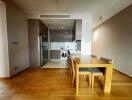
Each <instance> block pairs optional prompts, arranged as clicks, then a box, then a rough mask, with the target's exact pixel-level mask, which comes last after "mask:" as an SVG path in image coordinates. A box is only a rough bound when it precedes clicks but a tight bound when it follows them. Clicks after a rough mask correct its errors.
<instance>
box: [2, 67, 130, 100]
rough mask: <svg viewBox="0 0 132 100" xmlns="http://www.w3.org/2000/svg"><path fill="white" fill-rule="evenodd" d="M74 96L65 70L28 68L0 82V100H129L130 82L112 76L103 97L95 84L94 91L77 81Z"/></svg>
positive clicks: (84, 83)
mask: <svg viewBox="0 0 132 100" xmlns="http://www.w3.org/2000/svg"><path fill="white" fill-rule="evenodd" d="M79 89H80V90H79V91H80V92H79V93H80V94H79V95H78V96H76V95H75V89H74V88H72V86H71V77H70V76H69V73H68V69H51V68H50V69H41V68H38V69H36V68H29V69H26V70H25V71H23V72H22V73H19V74H17V75H16V76H14V77H12V78H10V79H0V100H88V99H89V100H132V79H131V78H129V77H127V76H125V75H123V74H121V73H119V72H117V71H114V72H113V78H112V91H111V94H104V93H103V90H102V88H101V86H100V84H99V81H98V80H95V86H94V90H93V91H92V90H91V88H89V86H88V83H87V81H86V79H85V78H83V77H80V88H79Z"/></svg>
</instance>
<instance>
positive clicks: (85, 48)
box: [81, 15, 92, 55]
mask: <svg viewBox="0 0 132 100" xmlns="http://www.w3.org/2000/svg"><path fill="white" fill-rule="evenodd" d="M91 26H92V16H91V15H89V16H87V17H86V18H84V19H82V37H81V38H82V39H81V54H83V55H90V54H91V40H92V36H91V35H92V34H91V33H92V30H91V29H92V27H91Z"/></svg>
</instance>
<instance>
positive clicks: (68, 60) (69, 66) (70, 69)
mask: <svg viewBox="0 0 132 100" xmlns="http://www.w3.org/2000/svg"><path fill="white" fill-rule="evenodd" d="M70 57H71V56H70V55H68V59H67V62H68V68H69V74H70V75H71V76H72V66H71V60H70Z"/></svg>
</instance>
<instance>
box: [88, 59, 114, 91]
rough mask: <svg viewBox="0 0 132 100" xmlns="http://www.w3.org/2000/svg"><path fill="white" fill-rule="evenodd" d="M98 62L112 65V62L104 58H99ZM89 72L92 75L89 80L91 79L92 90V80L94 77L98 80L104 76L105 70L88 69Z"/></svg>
mask: <svg viewBox="0 0 132 100" xmlns="http://www.w3.org/2000/svg"><path fill="white" fill-rule="evenodd" d="M100 60H103V61H105V62H107V63H112V60H110V59H107V58H104V57H100ZM90 71H91V73H92V78H91V79H92V85H91V88H92V90H93V87H94V78H95V77H99V79H100V77H102V76H104V73H105V69H104V68H90Z"/></svg>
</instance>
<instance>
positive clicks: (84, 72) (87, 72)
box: [70, 57, 91, 87]
mask: <svg viewBox="0 0 132 100" xmlns="http://www.w3.org/2000/svg"><path fill="white" fill-rule="evenodd" d="M70 61H71V66H72V86H73V87H74V86H75V80H76V63H75V61H74V60H73V59H72V58H71V57H70ZM79 74H80V75H88V76H89V86H91V72H90V70H89V69H88V68H80V69H79Z"/></svg>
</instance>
